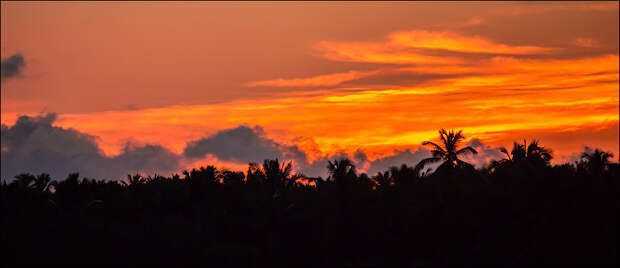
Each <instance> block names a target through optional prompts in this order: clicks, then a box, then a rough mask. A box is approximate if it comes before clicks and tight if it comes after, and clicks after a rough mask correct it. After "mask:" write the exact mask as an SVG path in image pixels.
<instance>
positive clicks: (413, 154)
mask: <svg viewBox="0 0 620 268" xmlns="http://www.w3.org/2000/svg"><path fill="white" fill-rule="evenodd" d="M428 157H431V153H430V151H429V150H428V149H426V148H424V147H420V148H418V149H417V150H415V151H411V150H409V149H407V150H404V151H397V152H396V153H395V154H394V155H390V156H386V157H383V158H378V159H375V160H374V161H372V162H370V165H369V167H368V169H367V173H368V175H376V174H377V172H379V171H385V170H388V169H389V168H390V167H393V166H401V165H402V164H407V165H408V166H415V165H417V164H418V163H419V162H420V161H421V160H422V159H424V158H428Z"/></svg>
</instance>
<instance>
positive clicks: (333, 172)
mask: <svg viewBox="0 0 620 268" xmlns="http://www.w3.org/2000/svg"><path fill="white" fill-rule="evenodd" d="M327 163H328V164H327V171H328V173H329V177H328V178H327V179H328V180H330V179H331V180H333V181H334V182H336V184H338V185H344V184H347V183H350V182H353V180H354V179H355V178H356V177H357V173H356V172H357V171H356V170H355V165H353V162H351V160H350V159H348V158H342V159H340V160H338V159H336V160H334V162H331V161H329V160H327Z"/></svg>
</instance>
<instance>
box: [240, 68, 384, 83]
mask: <svg viewBox="0 0 620 268" xmlns="http://www.w3.org/2000/svg"><path fill="white" fill-rule="evenodd" d="M378 72H379V71H372V72H358V71H349V72H346V73H337V74H328V75H320V76H315V77H310V78H299V79H275V80H266V81H256V82H251V83H248V86H251V87H256V86H275V87H314V86H335V85H338V84H340V83H342V82H345V81H351V80H355V79H359V78H362V77H367V76H371V75H374V74H377V73H378Z"/></svg>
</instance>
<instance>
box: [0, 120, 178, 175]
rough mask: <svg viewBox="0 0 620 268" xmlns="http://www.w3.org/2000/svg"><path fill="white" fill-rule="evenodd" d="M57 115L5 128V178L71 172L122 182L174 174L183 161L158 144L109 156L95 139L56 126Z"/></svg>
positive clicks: (129, 145) (128, 149)
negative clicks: (131, 177) (133, 176)
mask: <svg viewBox="0 0 620 268" xmlns="http://www.w3.org/2000/svg"><path fill="white" fill-rule="evenodd" d="M56 118H57V116H56V114H54V113H51V114H47V115H43V116H37V117H30V116H21V117H19V119H18V120H17V122H16V123H15V125H13V126H11V127H8V126H6V125H4V124H3V125H2V171H1V173H2V179H3V180H12V179H13V177H14V176H15V175H17V174H19V173H22V172H28V173H35V174H37V173H42V172H45V173H49V174H50V175H51V176H52V177H53V178H55V179H61V178H65V177H66V176H67V175H68V174H69V173H72V172H79V173H80V174H81V175H83V176H86V177H90V178H97V179H119V178H124V177H125V176H126V175H127V174H129V173H135V172H146V173H154V172H159V173H163V172H171V171H176V170H177V169H178V168H179V167H180V165H179V164H180V158H179V156H177V155H175V154H174V153H172V152H170V151H168V150H167V149H165V148H163V147H161V146H158V145H145V146H136V145H132V144H127V145H126V146H125V148H124V149H123V151H122V152H121V154H119V155H117V156H115V157H107V156H105V155H103V153H102V151H101V150H100V149H99V147H98V145H97V144H96V141H95V139H96V138H95V137H94V136H91V135H88V134H85V133H81V132H79V131H77V130H74V129H71V128H69V129H65V128H61V127H56V126H53V125H52V124H53V123H54V121H56Z"/></svg>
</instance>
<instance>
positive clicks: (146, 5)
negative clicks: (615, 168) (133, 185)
mask: <svg viewBox="0 0 620 268" xmlns="http://www.w3.org/2000/svg"><path fill="white" fill-rule="evenodd" d="M1 7H2V8H1V16H2V18H1V20H2V21H1V22H2V28H1V31H2V34H1V53H2V68H3V69H2V84H1V88H2V91H1V96H2V110H1V111H2V124H3V127H2V179H8V178H9V177H11V176H13V175H15V173H17V172H22V171H30V172H51V173H52V174H53V175H57V176H66V175H67V174H68V171H70V170H74V169H75V171H80V172H81V173H82V174H85V175H89V176H94V177H98V176H104V177H105V176H108V177H116V176H122V177H124V175H123V174H127V173H128V172H148V173H151V172H159V173H163V174H169V173H171V172H178V171H179V170H181V169H183V168H190V167H193V166H198V165H206V164H216V165H219V166H223V167H228V168H232V169H245V168H247V163H248V162H249V161H257V162H262V159H264V158H273V157H280V158H284V159H289V160H293V161H294V163H295V164H296V170H298V171H302V172H304V173H307V174H309V175H321V176H325V175H324V171H325V166H326V164H327V163H326V160H327V159H331V158H333V157H336V156H344V155H348V156H349V157H351V158H353V159H354V160H355V161H356V163H357V165H358V167H359V169H360V170H362V171H366V172H369V173H375V174H376V171H378V170H381V169H384V168H387V167H388V166H390V165H400V164H401V163H407V164H408V165H415V164H416V163H417V161H419V159H421V158H422V157H425V156H427V154H428V151H427V150H425V149H421V148H420V144H421V143H422V141H424V140H436V139H437V136H438V134H437V130H438V129H440V128H447V129H451V128H454V129H462V130H463V133H464V134H465V136H466V137H467V141H466V142H465V143H464V144H463V145H465V144H467V143H468V144H471V145H473V146H475V147H476V148H477V149H479V151H480V152H481V153H480V154H479V156H478V157H476V158H470V159H469V161H470V162H473V163H475V164H476V165H477V166H482V165H484V164H485V163H487V162H488V161H489V160H491V159H497V158H498V157H501V154H500V153H499V151H498V150H497V147H498V146H506V147H509V148H510V147H511V146H512V142H513V141H519V142H523V139H527V140H528V141H529V140H531V139H538V140H540V143H541V144H542V145H543V146H548V147H550V148H552V149H553V151H554V160H553V161H552V162H553V163H562V162H566V161H574V160H576V159H577V156H578V154H579V153H580V152H583V151H584V150H585V149H586V146H587V147H588V148H595V147H597V148H601V149H604V150H606V151H609V152H612V153H613V154H614V158H613V161H618V155H619V151H618V147H619V142H618V140H619V130H618V128H619V126H618V122H619V118H618V114H619V96H618V95H619V93H618V90H619V86H618V85H619V71H618V65H619V58H618V54H619V49H618V39H619V27H618V20H619V6H618V2H552V3H545V2H523V3H514V2H478V3H476V2H436V3H433V2H392V3H389V2H383V3H374V2H359V3H355V2H340V3H337V2H336V3H327V2H288V3H283V2H264V3H261V2H246V3H243V2H229V3H226V2H225V3H218V2H185V3H179V2H174V3H172V2H122V3H121V2H96V3H95V2H84V3H80V2H66V3H62V2H40V3H39V2H24V3H20V2H2V6H1ZM21 115H26V116H28V117H22V119H21V121H18V117H19V116H21ZM50 126H54V127H55V128H52V127H50ZM22 137H24V138H22ZM59 159H64V160H62V161H61V160H59ZM63 165H65V166H63ZM22 169H28V170H22ZM49 169H52V170H49ZM112 170H114V171H112ZM371 175H374V174H371Z"/></svg>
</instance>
